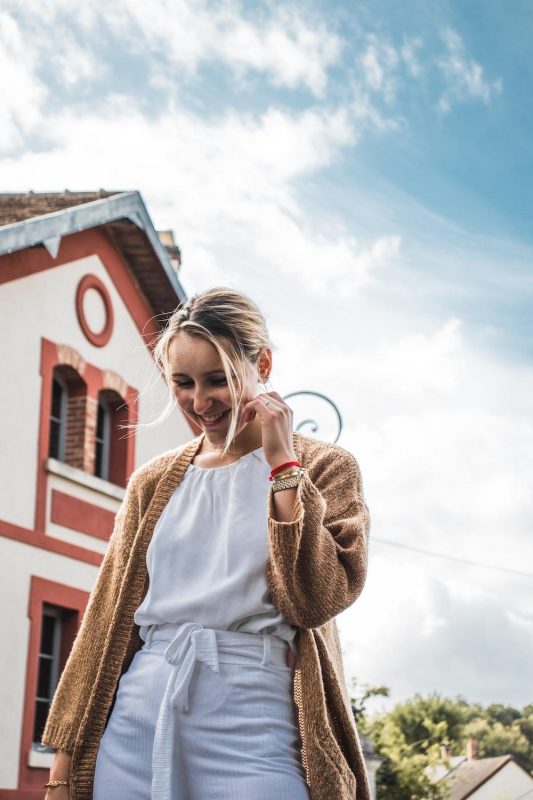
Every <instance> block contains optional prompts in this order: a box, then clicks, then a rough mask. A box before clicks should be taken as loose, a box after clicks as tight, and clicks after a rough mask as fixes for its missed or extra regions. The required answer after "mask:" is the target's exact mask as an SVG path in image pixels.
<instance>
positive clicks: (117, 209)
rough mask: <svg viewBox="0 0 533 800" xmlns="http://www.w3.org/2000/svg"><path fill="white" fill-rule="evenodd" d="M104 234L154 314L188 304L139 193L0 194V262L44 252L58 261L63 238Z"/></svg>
mask: <svg viewBox="0 0 533 800" xmlns="http://www.w3.org/2000/svg"><path fill="white" fill-rule="evenodd" d="M94 227H102V228H104V229H105V230H106V232H107V233H108V235H109V236H110V238H111V239H112V241H113V242H114V244H115V246H116V247H117V249H118V250H119V251H120V253H121V255H122V256H123V258H124V259H125V261H126V262H127V263H128V265H129V267H130V268H131V270H132V272H133V274H134V277H135V279H136V280H137V282H138V285H139V287H140V289H141V290H142V292H143V294H144V295H145V297H146V298H147V300H148V302H149V304H150V307H151V308H152V309H153V311H154V315H155V314H169V313H171V312H172V311H173V310H174V309H175V308H176V306H177V305H179V304H181V303H182V302H184V301H185V300H186V297H187V296H186V294H185V291H184V289H183V287H182V285H181V283H180V281H179V278H178V275H177V271H176V267H175V266H174V265H175V264H176V263H179V259H178V261H177V260H176V252H177V253H178V255H179V251H178V250H177V248H176V247H175V246H174V247H172V246H165V244H163V243H162V241H161V239H160V237H159V235H158V232H157V231H156V230H155V228H154V226H153V224H152V221H151V219H150V216H149V215H148V211H147V210H146V206H145V205H144V202H143V199H142V197H141V195H140V193H139V192H137V191H126V192H124V191H105V190H103V189H101V190H100V191H98V192H69V191H64V192H47V193H35V192H28V193H25V194H15V193H9V194H0V256H1V255H3V254H5V253H13V252H16V251H17V250H24V249H26V248H28V247H38V246H41V247H46V249H47V250H48V252H49V253H50V255H51V256H52V258H55V257H56V256H57V253H58V250H59V244H60V242H61V238H62V237H63V236H67V235H69V234H72V233H76V232H79V231H82V230H87V229H89V228H94Z"/></svg>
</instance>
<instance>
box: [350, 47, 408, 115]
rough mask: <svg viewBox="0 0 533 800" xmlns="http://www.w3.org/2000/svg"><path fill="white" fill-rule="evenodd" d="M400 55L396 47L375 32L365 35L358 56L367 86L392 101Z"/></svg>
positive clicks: (395, 88) (394, 93) (395, 89)
mask: <svg viewBox="0 0 533 800" xmlns="http://www.w3.org/2000/svg"><path fill="white" fill-rule="evenodd" d="M399 62H400V57H399V55H398V52H397V50H396V48H394V47H393V46H392V45H391V44H389V42H386V41H385V40H384V39H379V38H378V37H377V36H376V35H375V34H369V35H368V36H367V44H366V48H365V50H364V52H363V53H362V54H361V56H360V57H359V64H360V66H361V69H362V71H363V78H364V81H365V83H366V85H367V86H368V88H369V89H370V90H371V91H373V92H378V93H379V94H381V95H382V96H383V98H384V99H385V100H386V101H387V102H392V101H393V100H394V97H395V95H396V91H397V82H398V78H397V69H398V64H399Z"/></svg>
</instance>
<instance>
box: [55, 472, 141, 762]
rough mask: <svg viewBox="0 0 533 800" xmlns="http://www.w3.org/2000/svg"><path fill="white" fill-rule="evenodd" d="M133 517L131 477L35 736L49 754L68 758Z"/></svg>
mask: <svg viewBox="0 0 533 800" xmlns="http://www.w3.org/2000/svg"><path fill="white" fill-rule="evenodd" d="M139 517H140V509H139V500H138V496H137V493H136V492H135V489H134V482H133V476H132V477H131V478H130V481H129V483H128V487H127V490H126V495H125V497H124V499H123V501H122V504H121V506H120V508H119V510H118V512H117V515H116V517H115V524H114V527H113V533H112V535H111V538H110V539H109V544H108V547H107V550H106V553H105V556H104V558H103V561H102V563H101V565H100V569H99V572H98V575H97V577H96V583H95V585H94V587H93V589H92V591H91V594H90V596H89V602H88V604H87V608H86V610H85V614H84V616H83V620H82V623H81V625H80V628H79V630H78V633H77V634H76V638H75V640H74V644H73V645H72V650H71V651H70V655H69V657H68V659H67V663H66V664H65V668H64V670H63V672H62V674H61V678H60V681H59V684H58V686H57V689H56V691H55V694H54V699H53V701H52V705H51V707H50V711H49V713H48V718H47V721H46V726H45V729H44V731H43V734H42V737H41V743H42V744H46V745H49V746H50V747H53V748H54V749H55V750H65V751H67V752H68V753H71V752H72V751H73V749H74V745H75V743H76V738H77V735H78V730H79V725H80V722H81V720H82V718H83V711H84V710H85V707H86V705H87V702H88V698H89V697H90V694H91V691H92V688H93V683H94V679H95V677H96V674H97V671H98V666H99V663H100V655H101V653H102V651H103V648H104V642H105V639H106V635H107V624H106V622H107V621H108V620H111V619H112V616H113V609H114V608H115V605H116V601H117V598H118V595H119V592H120V587H121V583H122V574H121V568H120V567H121V564H122V565H123V564H124V563H125V557H124V553H125V552H127V550H128V548H129V538H128V536H127V535H126V532H125V530H124V525H123V522H124V520H125V519H126V518H127V519H128V530H130V531H131V530H132V529H133V530H135V529H136V527H137V525H138V522H139Z"/></svg>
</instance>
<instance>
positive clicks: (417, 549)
mask: <svg viewBox="0 0 533 800" xmlns="http://www.w3.org/2000/svg"><path fill="white" fill-rule="evenodd" d="M369 542H381V543H382V544H389V545H391V546H392V547H400V548H402V549H403V550H414V551H415V552H416V553H423V554H424V555H426V556H434V557H435V558H445V559H447V560H448V561H456V562H459V563H460V564H469V565H470V566H472V567H484V568H485V569H495V570H497V571H498V572H508V573H511V574H513V575H522V576H523V577H525V578H533V572H523V571H522V570H518V569H510V568H509V567H497V566H495V565H494V564H483V563H482V562H481V561H470V560H469V559H467V558H459V557H458V556H450V555H448V554H447V553H437V552H435V551H434V550H425V549H424V548H422V547H414V546H413V545H410V544H402V543H400V542H391V541H390V540H389V539H380V538H378V537H377V536H372V535H371V536H370V538H369Z"/></svg>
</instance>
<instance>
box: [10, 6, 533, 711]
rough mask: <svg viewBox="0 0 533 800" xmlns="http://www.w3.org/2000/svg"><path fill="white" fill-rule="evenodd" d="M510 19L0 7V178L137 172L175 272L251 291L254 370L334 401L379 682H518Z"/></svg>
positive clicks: (526, 231)
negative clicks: (353, 468) (266, 361)
mask: <svg viewBox="0 0 533 800" xmlns="http://www.w3.org/2000/svg"><path fill="white" fill-rule="evenodd" d="M532 39H533V10H532V8H531V4H530V3H528V2H525V0H524V1H523V2H521V1H520V0H511V1H510V2H505V3H504V2H503V0H502V1H501V2H496V0H483V2H482V1H481V0H469V2H468V3H465V2H458V1H457V2H444V1H443V2H438V3H437V2H427V0H426V1H423V0H405V2H403V3H397V2H393V1H392V0H387V1H385V0H383V2H380V1H379V0H368V2H353V3H348V2H342V3H326V2H319V0H314V2H303V1H302V2H293V3H284V2H276V3H263V2H261V3H259V2H251V3H240V2H237V0H234V1H233V2H219V3H208V2H200V1H199V0H197V2H190V0H173V1H172V2H170V0H151V2H150V3H147V2H146V0H129V1H128V2H125V0H115V2H114V3H113V4H110V3H108V2H104V0H86V2H85V3H84V4H83V6H82V7H76V8H74V7H73V6H72V4H71V3H69V2H67V0H49V2H47V3H42V4H39V6H38V7H36V8H32V10H31V13H30V12H29V11H28V10H27V9H26V8H25V7H24V6H21V5H20V3H17V2H15V1H14V0H0V88H1V89H2V97H3V104H2V107H1V108H0V182H1V184H2V187H3V190H4V191H25V190H29V189H33V190H34V191H47V190H52V191H59V190H62V189H64V188H69V189H71V190H82V189H85V190H91V189H98V188H100V187H104V188H106V189H138V190H139V191H141V193H142V195H143V197H144V199H145V202H146V203H147V206H148V209H149V212H150V214H151V216H152V219H153V221H154V224H155V225H156V227H157V228H160V229H163V228H172V229H173V230H174V232H175V236H176V239H177V241H178V242H179V244H180V246H181V248H182V253H183V267H182V273H181V277H182V282H183V284H184V286H185V288H186V290H187V291H188V292H189V293H192V292H194V291H198V290H202V289H205V288H208V287H210V286H213V285H220V284H222V285H230V286H235V287H237V288H239V289H242V290H243V291H245V292H247V293H248V294H250V296H251V297H252V298H253V299H254V300H255V301H256V302H257V303H258V304H259V305H260V306H261V307H262V308H263V310H264V311H265V314H266V316H267V321H268V323H269V326H270V330H271V335H272V339H273V342H274V344H275V350H274V354H275V362H274V370H273V373H272V387H273V388H274V389H275V390H277V391H279V392H280V393H282V394H285V393H288V392H292V391H296V390H298V389H312V390H315V391H318V392H323V393H324V394H326V395H328V396H330V397H331V398H332V399H333V400H334V401H335V402H336V403H337V405H338V406H339V408H340V409H341V412H342V415H343V418H344V429H343V432H342V436H341V439H340V440H339V444H341V445H342V446H344V447H346V448H347V449H349V450H350V451H351V452H353V453H354V454H355V455H356V457H357V458H358V461H359V463H360V465H361V468H362V472H363V478H364V486H365V494H366V496H367V500H368V503H369V506H370V509H371V518H372V528H371V533H372V540H371V549H370V569H369V578H368V582H367V586H366V587H365V591H364V592H363V594H362V596H361V598H360V599H359V600H358V601H357V603H356V604H355V605H354V607H353V608H352V609H349V610H348V611H347V612H346V613H345V614H343V615H341V618H340V619H339V624H340V626H341V632H342V634H343V642H344V644H345V650H346V653H345V656H346V664H347V673H348V675H349V676H357V677H358V678H359V679H360V681H362V682H367V683H371V684H382V683H385V684H387V685H389V686H390V687H391V691H392V694H391V699H390V703H393V702H396V701H398V700H401V699H403V698H405V697H406V696H409V695H410V694H413V693H414V692H415V691H420V692H424V691H432V690H438V691H442V692H447V693H449V694H457V693H460V694H462V695H463V696H465V697H466V698H467V699H469V700H472V701H474V700H475V701H479V702H487V703H488V702H510V703H514V704H517V705H520V704H524V703H526V702H530V701H531V691H530V675H531V671H532V669H533V644H532V643H533V637H532V633H533V603H532V599H531V598H532V596H533V595H532V592H531V581H532V578H531V577H526V576H520V575H516V574H514V573H512V572H505V571H502V568H503V570H505V569H506V568H507V569H509V570H513V569H519V570H520V569H524V565H527V564H533V545H532V542H531V520H532V518H533V497H532V494H533V493H532V492H531V485H532V483H533V481H532V477H533V476H532V474H531V472H532V465H531V455H530V454H531V446H532V445H533V415H532V411H531V397H532V395H533V366H532V359H533V337H532V333H531V324H530V319H531V313H532V309H531V306H532V294H533V277H532V267H531V263H532V252H533V242H532V230H531V212H532V189H531V172H532V169H531V168H532V163H531V162H532V146H531V138H532V131H533V120H532V115H533V110H532V105H531V103H530V101H529V94H530V86H531V84H532V77H533V76H532V63H533V55H532V53H531V46H530V42H531V41H532ZM308 412H309V408H308V407H307V406H305V407H303V406H300V407H298V408H296V406H295V416H296V419H297V418H298V417H300V418H301V417H303V416H308ZM313 413H314V412H313ZM316 413H317V415H320V414H322V413H323V414H326V411H325V409H322V411H321V410H320V409H319V408H317V410H316ZM326 417H327V414H326V416H325V417H324V419H325V420H326ZM326 421H327V420H326ZM325 424H326V423H325ZM304 432H305V431H304ZM330 433H331V431H330V430H328V429H327V425H326V428H324V429H323V430H322V432H321V435H322V436H323V438H328V436H329V435H330ZM386 541H394V542H396V543H397V544H400V545H401V547H394V546H393V545H389V544H386ZM411 547H421V548H425V549H428V550H431V551H432V552H436V553H442V554H443V555H452V556H454V557H456V558H462V559H464V560H465V561H474V562H482V563H483V564H485V565H495V566H498V567H499V568H500V570H492V569H489V568H488V567H487V566H485V567H483V566H473V565H468V564H466V563H463V562H453V561H451V560H447V559H445V558H438V557H436V556H424V555H422V554H420V553H417V552H416V551H415V550H410V549H409V548H411ZM526 571H527V569H526ZM530 571H532V572H533V570H531V569H530ZM487 620H489V621H490V625H487ZM390 703H389V704H390ZM376 705H378V703H377V701H376Z"/></svg>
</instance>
